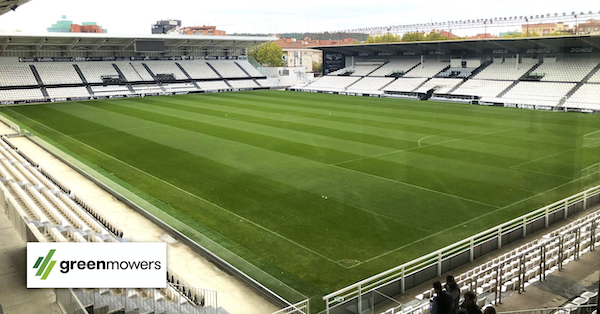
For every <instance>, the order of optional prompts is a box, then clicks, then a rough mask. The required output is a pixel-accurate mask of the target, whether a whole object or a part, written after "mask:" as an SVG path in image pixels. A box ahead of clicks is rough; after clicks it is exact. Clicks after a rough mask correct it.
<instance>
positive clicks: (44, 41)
mask: <svg viewBox="0 0 600 314" xmlns="http://www.w3.org/2000/svg"><path fill="white" fill-rule="evenodd" d="M47 41H48V38H42V39H41V40H40V41H39V42H38V44H37V46H35V50H36V51H40V49H42V46H44V44H45V43H46V42H47Z"/></svg>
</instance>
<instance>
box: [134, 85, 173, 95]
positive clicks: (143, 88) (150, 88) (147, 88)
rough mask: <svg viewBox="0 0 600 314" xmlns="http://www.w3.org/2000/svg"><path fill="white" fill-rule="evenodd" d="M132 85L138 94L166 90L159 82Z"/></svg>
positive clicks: (156, 92) (158, 92)
mask: <svg viewBox="0 0 600 314" xmlns="http://www.w3.org/2000/svg"><path fill="white" fill-rule="evenodd" d="M132 87H133V90H134V91H135V92H136V93H137V94H160V93H164V92H165V91H164V89H162V87H160V86H159V85H158V84H142V85H133V86H132Z"/></svg>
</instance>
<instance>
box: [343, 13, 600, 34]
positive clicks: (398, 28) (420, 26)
mask: <svg viewBox="0 0 600 314" xmlns="http://www.w3.org/2000/svg"><path fill="white" fill-rule="evenodd" d="M579 16H585V17H586V18H588V19H598V18H600V11H598V12H596V13H595V12H593V11H591V10H590V11H588V13H584V12H583V11H582V12H581V13H579V14H577V13H576V12H575V11H572V12H571V14H570V15H569V14H566V13H565V12H563V13H562V15H561V14H559V13H554V14H550V13H547V14H541V15H529V16H518V17H517V16H514V17H513V16H511V17H508V18H506V17H504V18H502V17H495V18H487V19H469V20H461V21H446V22H432V23H415V24H403V25H393V26H376V27H365V28H354V29H346V30H339V31H338V32H340V33H364V34H371V35H375V34H382V33H384V32H386V31H387V32H388V34H403V33H414V32H416V33H418V32H427V31H432V30H434V29H436V28H439V27H440V26H441V27H443V25H447V26H448V28H450V26H451V25H452V26H454V27H453V28H454V29H474V28H485V33H487V28H488V27H510V26H521V25H524V24H526V25H527V32H529V22H531V23H541V22H563V23H568V22H574V23H575V32H576V33H577V31H578V25H579V24H578V23H579V20H578V18H579Z"/></svg>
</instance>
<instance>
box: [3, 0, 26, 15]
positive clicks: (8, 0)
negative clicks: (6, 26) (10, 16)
mask: <svg viewBox="0 0 600 314" xmlns="http://www.w3.org/2000/svg"><path fill="white" fill-rule="evenodd" d="M26 2H29V0H0V15H2V14H4V13H6V12H8V11H10V10H13V11H14V10H16V9H17V8H18V7H19V6H20V5H22V4H23V3H26Z"/></svg>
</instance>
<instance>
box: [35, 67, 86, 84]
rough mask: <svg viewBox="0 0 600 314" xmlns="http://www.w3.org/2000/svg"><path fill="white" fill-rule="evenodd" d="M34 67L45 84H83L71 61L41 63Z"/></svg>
mask: <svg viewBox="0 0 600 314" xmlns="http://www.w3.org/2000/svg"><path fill="white" fill-rule="evenodd" d="M34 66H35V69H36V70H37V72H38V73H39V75H40V78H41V79H42V82H43V83H44V84H45V85H60V84H83V81H82V80H81V77H80V76H79V74H78V73H77V71H75V67H73V64H72V63H58V62H52V63H41V64H35V65H34Z"/></svg>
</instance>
